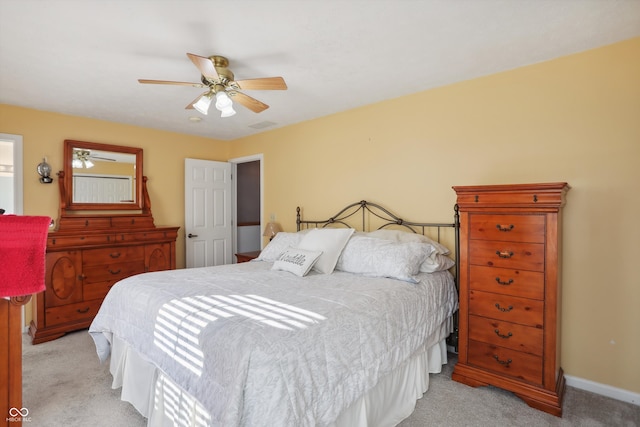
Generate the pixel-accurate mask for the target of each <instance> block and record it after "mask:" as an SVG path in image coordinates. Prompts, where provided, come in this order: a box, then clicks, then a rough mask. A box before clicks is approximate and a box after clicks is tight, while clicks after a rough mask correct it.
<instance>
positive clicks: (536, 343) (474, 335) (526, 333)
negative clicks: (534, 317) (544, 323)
mask: <svg viewBox="0 0 640 427" xmlns="http://www.w3.org/2000/svg"><path fill="white" fill-rule="evenodd" d="M542 337H543V332H542V329H540V328H534V327H531V326H524V325H518V324H516V323H510V322H502V321H500V320H495V319H488V318H486V317H479V316H469V339H471V340H475V341H482V342H485V343H488V344H493V345H497V346H500V347H506V348H510V349H512V350H517V351H522V352H525V353H529V354H535V355H536V356H542Z"/></svg>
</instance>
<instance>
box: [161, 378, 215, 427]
mask: <svg viewBox="0 0 640 427" xmlns="http://www.w3.org/2000/svg"><path fill="white" fill-rule="evenodd" d="M153 404H154V408H155V411H154V412H156V413H162V414H163V415H164V416H165V417H166V419H168V420H170V421H171V422H172V423H173V425H174V426H185V427H186V426H193V427H205V426H210V425H211V415H209V413H208V412H207V411H206V410H205V408H204V407H203V406H202V405H201V404H200V402H198V401H197V400H196V399H194V398H193V397H191V396H190V395H189V394H188V393H185V392H183V391H182V390H181V389H180V388H179V387H177V386H176V385H175V384H173V383H172V382H171V381H169V380H168V379H167V378H166V377H165V375H164V374H163V373H160V374H159V377H158V381H156V386H155V389H154V396H153ZM150 425H151V424H150ZM154 425H155V424H154ZM163 425H164V423H163Z"/></svg>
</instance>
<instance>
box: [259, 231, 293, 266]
mask: <svg viewBox="0 0 640 427" xmlns="http://www.w3.org/2000/svg"><path fill="white" fill-rule="evenodd" d="M302 236H303V234H302V233H287V232H285V231H281V232H279V233H278V234H276V235H275V236H274V238H273V239H272V240H271V241H270V242H269V243H268V244H267V246H265V247H264V249H262V252H260V255H259V256H258V257H257V258H256V259H257V260H260V261H270V262H273V261H275V260H276V259H278V256H279V255H280V254H281V253H282V252H284V251H285V250H287V248H288V247H296V246H298V243H299V242H300V240H301V239H302Z"/></svg>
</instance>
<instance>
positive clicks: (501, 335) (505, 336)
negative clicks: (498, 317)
mask: <svg viewBox="0 0 640 427" xmlns="http://www.w3.org/2000/svg"><path fill="white" fill-rule="evenodd" d="M493 332H495V333H496V335H497V336H499V337H500V338H504V339H509V338H511V337H512V336H513V334H512V333H511V332H509V333H507V335H504V334H501V333H500V329H496V330H495V331H493Z"/></svg>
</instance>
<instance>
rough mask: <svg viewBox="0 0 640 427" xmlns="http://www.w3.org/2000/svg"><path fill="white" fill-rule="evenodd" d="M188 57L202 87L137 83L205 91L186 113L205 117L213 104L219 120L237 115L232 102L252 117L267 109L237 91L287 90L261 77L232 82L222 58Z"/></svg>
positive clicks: (277, 81)
mask: <svg viewBox="0 0 640 427" xmlns="http://www.w3.org/2000/svg"><path fill="white" fill-rule="evenodd" d="M187 56H188V57H189V59H190V60H191V62H193V64H194V65H195V66H196V68H198V70H199V71H200V73H201V77H200V81H201V82H202V83H189V82H174V81H167V80H145V79H138V82H140V83H145V84H163V85H181V86H193V87H200V88H207V90H206V92H204V93H202V94H201V95H199V96H198V97H197V98H196V99H194V100H193V101H192V102H191V103H190V104H189V105H187V106H186V109H192V108H194V109H196V110H197V111H199V112H200V113H202V114H205V115H206V114H207V113H208V111H209V107H210V106H211V103H212V102H213V101H214V100H215V106H216V109H217V110H218V111H220V113H221V114H220V116H221V117H231V116H233V115H234V114H236V112H235V110H234V109H233V101H237V102H238V103H239V104H240V105H243V106H244V107H246V108H248V109H249V110H251V111H253V112H254V113H260V112H262V111H264V110H266V109H267V108H269V106H268V105H267V104H265V103H263V102H260V101H258V100H257V99H255V98H252V97H250V96H249V95H245V94H244V93H242V92H240V90H286V89H287V84H286V83H285V82H284V79H283V78H282V77H264V78H258V79H248V80H234V75H233V73H232V72H231V70H229V69H228V68H227V66H228V65H229V60H228V59H227V58H225V57H224V56H217V55H214V56H210V57H208V58H205V57H204V56H198V55H194V54H193V53H187Z"/></svg>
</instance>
